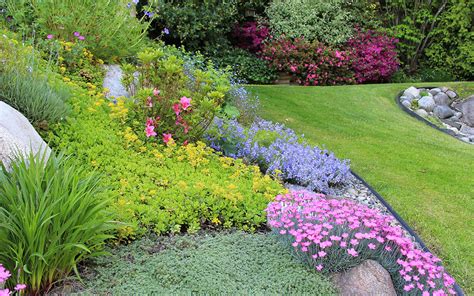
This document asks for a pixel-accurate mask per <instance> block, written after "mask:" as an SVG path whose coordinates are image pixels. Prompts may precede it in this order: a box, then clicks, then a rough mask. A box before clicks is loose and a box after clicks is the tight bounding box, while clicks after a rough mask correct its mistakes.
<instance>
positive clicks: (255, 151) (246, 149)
mask: <svg viewBox="0 0 474 296" xmlns="http://www.w3.org/2000/svg"><path fill="white" fill-rule="evenodd" d="M206 139H207V142H208V143H209V145H210V147H212V148H214V149H216V150H218V151H222V152H223V153H224V154H226V155H229V156H231V157H236V158H245V159H246V160H247V161H249V162H251V163H256V164H258V165H259V166H260V168H261V169H262V170H264V171H266V172H267V173H268V174H271V175H276V176H278V177H280V178H283V179H284V180H286V181H288V182H292V183H296V184H299V185H301V186H305V187H307V188H308V189H310V190H317V191H320V192H331V187H332V186H337V185H339V184H342V183H344V182H345V181H346V179H347V178H348V176H349V174H350V171H349V164H348V161H340V160H339V159H337V158H336V157H335V156H334V154H332V153H330V152H328V151H326V150H321V149H319V148H318V147H313V146H311V145H309V144H307V143H305V142H304V141H303V140H302V139H300V138H299V137H298V136H297V135H296V134H295V132H294V131H293V130H291V129H289V128H286V127H285V126H284V125H282V124H275V123H271V122H269V121H264V120H260V121H256V122H254V123H253V124H252V125H251V127H250V128H249V129H248V130H245V129H244V128H243V127H242V126H241V125H240V124H239V123H238V122H237V121H235V120H224V119H220V118H216V120H215V121H214V124H213V125H212V126H211V128H210V129H209V130H208V132H207V134H206Z"/></svg>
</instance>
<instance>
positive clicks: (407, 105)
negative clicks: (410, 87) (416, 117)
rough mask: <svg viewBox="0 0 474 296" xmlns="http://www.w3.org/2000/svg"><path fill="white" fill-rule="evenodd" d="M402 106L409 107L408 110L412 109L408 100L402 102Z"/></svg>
mask: <svg viewBox="0 0 474 296" xmlns="http://www.w3.org/2000/svg"><path fill="white" fill-rule="evenodd" d="M402 105H403V106H405V107H407V108H410V107H411V103H410V101H408V100H404V101H403V102H402Z"/></svg>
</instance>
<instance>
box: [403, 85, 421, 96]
mask: <svg viewBox="0 0 474 296" xmlns="http://www.w3.org/2000/svg"><path fill="white" fill-rule="evenodd" d="M403 95H404V96H407V95H412V96H413V97H418V96H419V95H420V90H419V89H417V88H416V87H414V86H410V87H409V88H407V89H406V90H405V91H404V92H403Z"/></svg>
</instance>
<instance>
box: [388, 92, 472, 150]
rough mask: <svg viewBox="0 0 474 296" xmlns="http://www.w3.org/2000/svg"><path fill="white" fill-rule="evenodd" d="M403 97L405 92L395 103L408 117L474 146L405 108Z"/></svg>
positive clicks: (400, 93)
mask: <svg viewBox="0 0 474 296" xmlns="http://www.w3.org/2000/svg"><path fill="white" fill-rule="evenodd" d="M415 87H416V86H415ZM416 88H418V87H416ZM424 88H434V87H430V86H426V87H424ZM402 95H403V90H402V91H400V92H399V93H398V95H397V96H395V101H396V103H397V105H398V106H399V107H400V108H401V109H402V110H403V111H405V112H406V113H408V115H410V116H411V117H414V118H416V119H418V120H419V121H422V122H424V123H425V124H427V125H429V126H431V127H432V128H435V129H437V130H439V131H440V132H443V133H445V134H448V135H450V136H451V137H453V138H455V139H457V140H459V141H461V142H463V143H464V144H469V145H472V144H470V143H468V142H465V141H463V140H461V139H460V138H458V137H456V135H455V134H454V133H453V132H452V131H450V130H449V129H446V128H440V127H439V126H437V125H436V124H433V123H432V122H430V121H428V120H426V119H425V118H423V117H421V116H420V115H418V114H416V113H415V112H413V111H412V110H410V109H409V108H407V107H405V106H403V104H402V102H400V97H401V96H402Z"/></svg>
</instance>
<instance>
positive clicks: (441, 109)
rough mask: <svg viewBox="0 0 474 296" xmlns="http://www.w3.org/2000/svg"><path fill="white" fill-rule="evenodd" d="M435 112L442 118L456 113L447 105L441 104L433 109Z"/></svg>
mask: <svg viewBox="0 0 474 296" xmlns="http://www.w3.org/2000/svg"><path fill="white" fill-rule="evenodd" d="M433 113H434V114H435V115H436V116H437V117H438V118H440V119H446V118H449V117H451V116H453V115H454V111H453V109H451V108H449V107H448V106H446V105H439V106H436V107H435V108H434V109H433Z"/></svg>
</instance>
